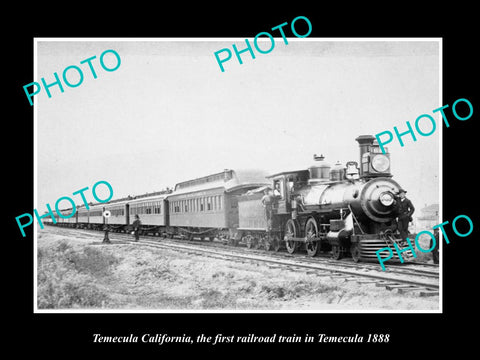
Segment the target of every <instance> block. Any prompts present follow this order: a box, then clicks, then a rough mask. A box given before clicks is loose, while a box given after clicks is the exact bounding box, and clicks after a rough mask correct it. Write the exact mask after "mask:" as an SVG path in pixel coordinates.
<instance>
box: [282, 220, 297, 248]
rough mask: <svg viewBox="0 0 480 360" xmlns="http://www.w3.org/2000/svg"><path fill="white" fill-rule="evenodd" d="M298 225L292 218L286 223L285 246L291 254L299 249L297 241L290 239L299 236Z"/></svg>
mask: <svg viewBox="0 0 480 360" xmlns="http://www.w3.org/2000/svg"><path fill="white" fill-rule="evenodd" d="M297 233H298V231H297V225H296V224H295V222H294V221H293V220H292V219H289V220H288V221H287V223H286V224H285V237H284V240H285V246H286V247H287V251H288V253H289V254H293V253H294V252H295V251H297V242H296V241H294V240H289V239H291V238H296V237H297Z"/></svg>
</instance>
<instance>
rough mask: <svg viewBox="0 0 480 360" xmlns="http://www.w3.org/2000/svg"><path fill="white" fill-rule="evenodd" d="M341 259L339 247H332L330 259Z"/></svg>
mask: <svg viewBox="0 0 480 360" xmlns="http://www.w3.org/2000/svg"><path fill="white" fill-rule="evenodd" d="M341 257H342V252H341V251H340V247H339V246H337V245H333V246H332V259H334V260H340V258H341Z"/></svg>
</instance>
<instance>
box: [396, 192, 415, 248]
mask: <svg viewBox="0 0 480 360" xmlns="http://www.w3.org/2000/svg"><path fill="white" fill-rule="evenodd" d="M406 193H407V192H406V191H405V190H404V189H401V188H400V190H399V191H398V195H399V198H400V199H399V200H398V201H397V206H398V218H397V224H398V231H399V232H400V237H401V238H402V240H406V238H407V237H408V223H409V222H410V221H412V220H413V219H412V214H413V212H414V211H415V207H414V206H413V204H412V202H411V201H410V200H409V199H407V197H406Z"/></svg>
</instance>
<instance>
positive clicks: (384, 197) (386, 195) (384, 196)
mask: <svg viewBox="0 0 480 360" xmlns="http://www.w3.org/2000/svg"><path fill="white" fill-rule="evenodd" d="M387 160H388V159H387ZM380 202H381V203H382V205H383V206H390V205H392V204H393V195H392V193H390V192H383V193H381V194H380Z"/></svg>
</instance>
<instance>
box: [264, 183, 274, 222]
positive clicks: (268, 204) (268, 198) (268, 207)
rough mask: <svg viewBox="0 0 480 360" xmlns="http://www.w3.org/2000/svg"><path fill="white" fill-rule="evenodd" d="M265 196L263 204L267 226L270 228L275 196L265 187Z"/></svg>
mask: <svg viewBox="0 0 480 360" xmlns="http://www.w3.org/2000/svg"><path fill="white" fill-rule="evenodd" d="M263 194H264V195H263V197H262V200H261V201H262V206H263V207H264V208H265V219H266V220H267V226H268V229H269V230H270V229H271V227H272V207H273V201H274V197H273V195H272V194H271V190H269V189H265V190H263Z"/></svg>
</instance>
